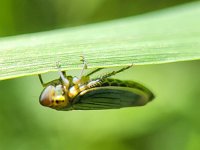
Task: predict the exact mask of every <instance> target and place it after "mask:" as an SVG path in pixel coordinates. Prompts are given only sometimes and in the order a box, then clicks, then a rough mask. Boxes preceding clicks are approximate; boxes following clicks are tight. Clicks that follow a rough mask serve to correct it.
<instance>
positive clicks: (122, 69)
mask: <svg viewBox="0 0 200 150" xmlns="http://www.w3.org/2000/svg"><path fill="white" fill-rule="evenodd" d="M132 66H133V65H129V66H127V67H124V68H121V69H119V70H117V71H113V72H111V73H107V74H106V75H103V76H102V77H101V80H103V79H106V78H108V77H111V76H113V75H116V74H118V73H120V72H122V71H124V70H127V69H129V68H131V67H132Z"/></svg>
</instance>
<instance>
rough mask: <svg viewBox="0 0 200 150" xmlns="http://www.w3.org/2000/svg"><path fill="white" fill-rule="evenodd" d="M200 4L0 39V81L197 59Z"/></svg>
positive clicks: (199, 42)
mask: <svg viewBox="0 0 200 150" xmlns="http://www.w3.org/2000/svg"><path fill="white" fill-rule="evenodd" d="M199 8H200V2H195V3H191V4H186V5H183V6H179V7H174V8H171V9H167V10H163V11H157V12H154V13H149V14H146V15H140V16H136V17H129V18H125V19H120V20H115V21H108V22H103V23H97V24H93V25H86V26H80V27H74V28H68V29H59V30H54V31H49V32H41V33H35V34H27V35H19V36H14V37H7V38H3V39H0V52H1V58H0V80H3V79H9V78H15V77H20V76H27V75H33V74H38V73H45V72H49V71H55V70H57V69H56V65H55V64H56V62H57V61H59V62H60V63H61V65H62V69H64V70H70V69H80V68H81V66H82V65H81V62H80V56H81V55H83V56H84V57H85V58H86V60H87V62H88V66H89V68H96V67H111V66H123V65H128V64H132V63H134V64H136V65H143V64H160V63H168V62H177V61H187V60H196V59H200V28H199V27H200V20H199V16H200V9H199Z"/></svg>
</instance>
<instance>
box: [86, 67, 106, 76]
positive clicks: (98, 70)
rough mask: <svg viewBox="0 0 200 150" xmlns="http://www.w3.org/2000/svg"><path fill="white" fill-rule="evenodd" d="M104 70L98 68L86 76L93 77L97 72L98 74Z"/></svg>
mask: <svg viewBox="0 0 200 150" xmlns="http://www.w3.org/2000/svg"><path fill="white" fill-rule="evenodd" d="M102 69H103V68H97V69H95V70H93V71H92V72H90V73H88V74H87V75H86V76H91V75H92V74H94V73H96V72H98V71H100V70H102Z"/></svg>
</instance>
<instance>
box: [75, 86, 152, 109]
mask: <svg viewBox="0 0 200 150" xmlns="http://www.w3.org/2000/svg"><path fill="white" fill-rule="evenodd" d="M134 84H135V86H134V87H121V86H120V87H119V86H105V87H95V88H92V89H89V90H85V91H83V92H81V93H80V94H79V95H78V96H77V97H76V98H75V99H74V101H73V104H72V107H73V108H72V109H75V110H98V109H117V108H123V107H133V106H143V105H145V104H146V103H148V102H149V101H151V100H152V99H153V98H154V96H153V94H152V93H151V91H150V90H148V89H147V88H145V87H143V86H142V85H140V84H137V83H135V82H134ZM136 85H137V86H136ZM138 86H139V87H140V88H139V87H138Z"/></svg>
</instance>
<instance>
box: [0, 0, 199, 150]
mask: <svg viewBox="0 0 200 150" xmlns="http://www.w3.org/2000/svg"><path fill="white" fill-rule="evenodd" d="M186 2H190V1H189V0H175V1H170V0H152V1H147V0H135V1H133V0H84V1H82V0H57V1H54V0H45V1H41V0H29V1H27V0H16V1H14V0H1V4H0V36H1V37H4V36H10V35H17V34H23V33H31V32H39V31H45V30H52V29H56V28H63V27H70V26H78V25H82V24H88V23H93V22H101V21H105V20H110V19H115V18H121V17H126V16H133V15H139V14H142V13H147V12H151V11H155V10H158V9H164V8H166V7H171V6H174V5H180V4H183V3H186ZM199 65H200V61H191V62H179V63H170V64H162V65H149V66H148V65H147V66H136V67H134V68H133V69H130V70H127V71H125V72H122V73H120V74H118V75H116V76H115V77H116V78H119V79H122V80H135V81H138V82H140V83H143V84H144V85H145V86H147V87H149V88H150V89H152V91H153V92H154V93H155V95H156V99H155V100H154V101H152V102H151V103H149V104H148V105H146V106H144V107H137V108H136V107H135V108H125V109H120V110H105V111H104V110H103V111H71V112H59V111H55V110H51V109H48V108H44V107H42V106H40V104H39V103H38V97H39V95H40V92H41V90H42V86H41V85H40V82H39V80H38V78H37V76H29V77H23V78H18V79H13V80H5V81H1V82H0V97H1V104H0V127H1V130H0V149H6V150H12V149H15V150H25V149H30V150H31V149H48V150H54V149H73V150H93V149H95V150H101V149H104V150H111V149H113V150H147V149H148V150H155V149H157V150H160V149H163V150H169V149H170V150H177V149H181V150H199V149H200V142H199V141H200V120H199V114H200V109H199V106H200V102H199V99H200V98H199V92H200V90H199V85H200V78H199V76H200V70H199ZM114 69H116V68H114ZM109 71H110V70H109V69H107V70H105V72H109ZM69 73H70V74H73V75H75V74H77V73H78V71H71V72H69ZM55 77H58V75H57V73H54V74H51V73H50V74H46V75H45V80H52V79H54V78H55Z"/></svg>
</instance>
